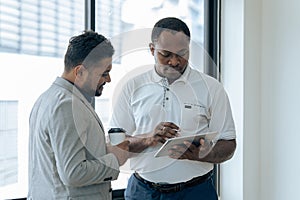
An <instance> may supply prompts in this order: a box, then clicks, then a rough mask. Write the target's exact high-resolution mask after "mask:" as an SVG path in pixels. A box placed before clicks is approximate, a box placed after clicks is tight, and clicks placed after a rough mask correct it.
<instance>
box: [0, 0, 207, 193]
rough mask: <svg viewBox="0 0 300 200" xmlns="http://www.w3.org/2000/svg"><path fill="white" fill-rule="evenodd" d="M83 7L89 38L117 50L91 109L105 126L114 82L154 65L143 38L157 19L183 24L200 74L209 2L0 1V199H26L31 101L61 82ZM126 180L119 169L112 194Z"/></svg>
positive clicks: (82, 22)
mask: <svg viewBox="0 0 300 200" xmlns="http://www.w3.org/2000/svg"><path fill="white" fill-rule="evenodd" d="M86 2H95V5H94V6H95V7H92V8H94V9H95V10H94V11H95V30H96V31H97V32H100V33H102V34H104V35H105V36H107V37H109V38H110V39H111V40H112V42H113V44H114V46H115V48H116V56H115V58H114V64H113V70H112V74H111V76H112V82H111V83H110V84H109V85H108V87H107V88H106V89H105V90H104V92H103V95H102V96H101V97H100V98H97V100H96V102H95V103H96V104H95V109H96V112H97V113H98V114H99V116H100V118H101V120H102V121H103V124H104V126H106V127H107V123H108V120H109V116H110V105H111V97H112V94H113V90H114V88H115V86H116V85H117V83H118V81H119V80H120V79H121V78H122V77H123V76H125V74H126V73H127V72H129V71H130V70H132V69H135V68H137V67H141V66H143V65H145V62H146V64H152V63H153V62H154V61H153V58H152V56H151V55H150V53H149V50H148V43H149V42H150V35H147V34H150V31H151V28H152V27H153V25H154V23H155V22H156V21H157V20H158V19H159V18H162V17H166V16H175V17H179V18H181V19H183V20H184V21H185V22H187V24H188V26H189V27H190V30H191V34H192V42H193V44H194V46H192V47H193V48H195V49H194V51H193V49H192V51H191V53H192V55H191V57H192V59H193V58H197V59H194V60H193V61H192V64H194V67H200V66H201V67H200V68H198V69H199V70H201V71H205V69H203V68H202V66H203V62H204V61H203V59H199V58H200V57H201V56H199V55H198V54H197V52H198V51H197V49H199V48H202V46H204V43H205V39H204V38H205V34H206V33H205V28H206V27H204V24H205V17H206V15H205V11H206V8H205V2H208V0H190V1H187V0H155V1H148V0H145V1H143V0H85V1H83V0H69V1H60V0H53V1H43V0H10V1H2V0H1V1H0V60H1V66H0V68H1V71H2V74H3V76H2V78H1V79H0V88H1V93H0V117H1V121H0V199H12V198H22V197H25V196H26V195H27V184H28V183H27V159H28V153H27V151H28V146H27V143H28V119H29V113H30V111H31V108H32V106H33V103H34V102H35V100H36V98H37V97H38V96H39V95H40V94H41V93H42V92H43V91H44V90H46V89H47V88H48V87H49V85H50V84H51V83H52V82H53V81H54V79H55V77H56V76H60V75H61V73H62V70H63V56H64V53H65V50H66V47H67V43H68V40H69V38H70V37H71V36H73V35H77V34H79V33H81V32H82V31H83V30H84V29H85V27H87V26H86V24H85V23H86V21H85V19H86V13H85V3H86ZM137 8H138V9H137ZM139 31H142V33H146V34H144V35H142V36H143V38H140V41H142V42H143V43H140V44H136V46H133V47H132V46H130V42H131V41H133V40H134V39H135V38H134V36H135V34H139V33H141V32H139ZM139 35H140V34H139ZM193 52H195V53H194V54H193ZM201 52H202V51H201ZM199 60H200V61H199ZM129 174H130V170H129V169H128V168H127V166H126V165H125V166H124V167H123V168H122V169H121V174H120V176H119V179H118V180H117V181H114V182H113V189H115V190H117V189H122V188H125V187H126V184H127V179H128V176H129Z"/></svg>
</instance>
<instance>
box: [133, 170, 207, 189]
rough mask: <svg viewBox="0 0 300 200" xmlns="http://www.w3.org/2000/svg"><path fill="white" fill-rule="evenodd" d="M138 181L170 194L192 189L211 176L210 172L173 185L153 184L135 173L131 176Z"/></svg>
mask: <svg viewBox="0 0 300 200" xmlns="http://www.w3.org/2000/svg"><path fill="white" fill-rule="evenodd" d="M133 175H134V176H135V177H136V178H137V179H138V180H140V181H142V182H143V183H145V184H147V185H149V186H150V187H151V188H153V189H155V190H158V191H160V192H162V193H170V192H178V191H180V190H182V189H184V188H187V187H192V186H195V185H198V184H201V183H203V182H205V181H206V180H208V179H209V178H210V177H211V176H212V171H210V172H208V173H207V174H204V175H203V176H198V177H195V178H193V179H191V180H189V181H186V182H180V183H174V184H160V183H153V182H150V181H147V180H145V179H143V178H142V177H141V176H140V175H139V174H138V173H137V172H135V173H134V174H133Z"/></svg>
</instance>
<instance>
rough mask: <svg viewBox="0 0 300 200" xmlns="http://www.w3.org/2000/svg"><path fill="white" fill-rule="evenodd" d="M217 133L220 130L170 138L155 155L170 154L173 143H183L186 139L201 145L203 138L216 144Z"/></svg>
mask: <svg viewBox="0 0 300 200" xmlns="http://www.w3.org/2000/svg"><path fill="white" fill-rule="evenodd" d="M217 135H218V132H207V133H199V134H196V135H188V136H181V137H175V138H170V139H168V140H167V141H166V142H165V143H164V144H163V145H162V146H161V147H160V149H159V150H158V151H157V152H156V153H155V155H154V157H161V156H168V150H169V149H170V148H172V146H173V145H176V144H183V142H184V141H189V142H191V143H194V144H195V145H199V140H200V139H201V138H203V139H205V140H206V141H208V142H209V143H211V142H212V143H213V144H214V143H215V142H216V136H217ZM197 143H198V144H197Z"/></svg>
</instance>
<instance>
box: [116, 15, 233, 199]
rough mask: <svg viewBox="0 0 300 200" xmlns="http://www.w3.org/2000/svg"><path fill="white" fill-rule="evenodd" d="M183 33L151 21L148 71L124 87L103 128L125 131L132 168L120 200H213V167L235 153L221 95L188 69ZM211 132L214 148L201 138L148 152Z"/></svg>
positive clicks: (175, 24) (176, 22) (178, 24)
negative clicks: (172, 141) (159, 154)
mask: <svg viewBox="0 0 300 200" xmlns="http://www.w3.org/2000/svg"><path fill="white" fill-rule="evenodd" d="M189 45H190V31H189V28H188V26H187V25H186V24H185V23H184V22H183V21H182V20H180V19H178V18H173V17H167V18H163V19H161V20H159V21H158V22H157V23H156V24H155V26H154V28H153V30H152V34H151V43H150V44H149V47H150V51H151V54H152V55H153V57H154V60H155V65H154V68H153V69H152V70H150V71H147V72H145V73H142V74H140V75H137V76H135V77H134V78H132V79H130V80H129V81H128V82H126V83H125V84H124V87H123V88H122V90H121V91H120V94H119V96H118V98H117V101H116V103H115V104H114V107H113V115H112V118H111V122H110V125H111V126H112V127H122V128H124V129H125V130H126V131H127V133H128V136H127V137H128V139H129V140H130V147H129V150H130V151H131V152H132V153H136V154H135V155H133V156H132V158H131V159H130V166H131V169H132V170H134V173H133V175H132V176H131V177H130V179H129V182H128V186H127V188H126V190H125V198H126V199H128V200H138V199H139V200H140V199H144V200H146V199H147V200H148V199H149V200H150V199H151V200H153V199H154V200H155V199H157V200H158V199H160V200H162V199H180V200H190V199H201V200H217V199H218V197H217V193H216V190H215V188H214V185H213V183H212V177H211V175H212V170H213V166H214V164H215V163H221V162H224V161H226V160H228V159H230V158H231V157H232V156H233V154H234V151H235V148H236V141H235V138H236V134H235V126H234V121H233V118H232V113H231V108H230V104H229V100H228V97H227V95H226V92H225V90H224V88H223V87H222V85H221V84H220V83H219V82H218V81H217V80H215V79H214V78H212V77H210V76H208V75H206V74H203V73H201V72H199V71H197V70H195V69H193V68H191V67H190V65H189V55H190V52H189V48H190V47H189ZM206 132H217V133H218V135H217V138H215V139H216V140H217V141H216V143H215V144H212V143H207V142H206V141H205V140H203V139H201V140H200V141H196V143H198V144H196V143H191V142H188V141H185V142H184V143H182V144H180V145H176V146H173V147H172V149H170V150H169V152H168V153H169V154H168V156H163V157H155V153H156V152H157V150H158V149H159V148H160V147H161V146H162V144H163V143H164V142H165V141H166V140H167V139H169V138H173V137H178V136H180V135H181V136H186V135H192V134H201V133H206Z"/></svg>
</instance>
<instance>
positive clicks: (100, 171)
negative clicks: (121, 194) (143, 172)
mask: <svg viewBox="0 0 300 200" xmlns="http://www.w3.org/2000/svg"><path fill="white" fill-rule="evenodd" d="M113 54H114V48H113V46H112V44H111V43H110V41H108V40H107V39H106V38H105V37H104V36H102V35H100V34H98V33H96V32H93V31H85V32H84V33H83V34H81V35H78V36H74V37H72V38H71V39H70V41H69V46H68V49H67V52H66V54H65V60H64V62H65V68H64V72H63V74H62V76H61V77H57V78H56V80H55V81H54V82H53V84H52V85H51V86H50V88H49V89H48V90H46V91H45V92H44V93H43V94H42V95H41V96H40V97H39V98H38V100H37V101H36V103H35V104H34V106H33V108H32V111H31V114H30V119H29V123H30V127H29V132H30V139H29V162H28V163H29V192H28V199H33V200H42V199H45V200H46V199H47V200H49V199H53V200H54V199H55V200H58V199H89V200H93V199H94V200H96V199H97V200H99V199H105V200H109V199H111V198H112V194H111V191H112V189H111V181H112V180H115V179H117V177H118V175H119V166H121V165H123V164H124V163H125V162H126V160H127V158H128V149H129V147H128V144H129V142H128V141H124V142H122V143H120V144H119V145H117V146H111V145H108V144H106V139H105V134H104V127H103V125H102V123H101V120H100V119H99V117H98V116H97V114H96V112H95V110H94V108H93V106H92V103H93V99H94V97H95V96H100V95H101V94H102V90H103V87H104V85H105V84H106V83H109V82H110V81H111V79H110V75H109V72H110V70H111V69H112V55H113Z"/></svg>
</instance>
